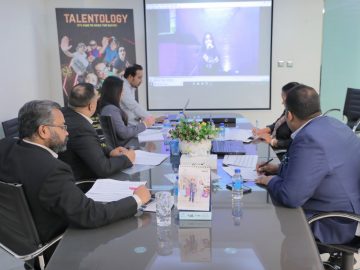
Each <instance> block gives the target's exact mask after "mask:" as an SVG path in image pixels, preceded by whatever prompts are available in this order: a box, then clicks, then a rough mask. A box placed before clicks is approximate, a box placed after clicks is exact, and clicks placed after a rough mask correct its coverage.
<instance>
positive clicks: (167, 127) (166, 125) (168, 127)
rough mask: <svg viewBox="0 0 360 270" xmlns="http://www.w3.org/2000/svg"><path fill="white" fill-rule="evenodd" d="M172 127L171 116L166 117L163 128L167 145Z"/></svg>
mask: <svg viewBox="0 0 360 270" xmlns="http://www.w3.org/2000/svg"><path fill="white" fill-rule="evenodd" d="M170 129H171V124H170V121H169V118H167V117H165V119H164V122H163V129H162V133H163V137H164V144H165V146H167V145H168V144H169V139H168V135H169V130H170Z"/></svg>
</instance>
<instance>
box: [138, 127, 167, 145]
mask: <svg viewBox="0 0 360 270" xmlns="http://www.w3.org/2000/svg"><path fill="white" fill-rule="evenodd" d="M138 139H139V142H151V141H163V140H164V136H163V133H162V131H161V130H158V129H146V130H145V131H143V132H141V133H139V134H138Z"/></svg>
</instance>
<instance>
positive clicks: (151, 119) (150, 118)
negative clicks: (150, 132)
mask: <svg viewBox="0 0 360 270" xmlns="http://www.w3.org/2000/svg"><path fill="white" fill-rule="evenodd" d="M143 122H144V124H145V126H146V127H151V126H152V125H153V124H155V118H154V116H147V117H145V118H144V120H143Z"/></svg>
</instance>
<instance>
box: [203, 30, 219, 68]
mask: <svg viewBox="0 0 360 270" xmlns="http://www.w3.org/2000/svg"><path fill="white" fill-rule="evenodd" d="M220 71H221V64H220V56H219V53H218V51H217V49H216V46H215V42H214V38H213V36H212V34H211V33H205V35H204V37H203V41H202V47H201V60H200V74H202V75H217V74H219V72H220Z"/></svg>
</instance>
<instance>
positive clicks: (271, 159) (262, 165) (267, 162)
mask: <svg viewBox="0 0 360 270" xmlns="http://www.w3.org/2000/svg"><path fill="white" fill-rule="evenodd" d="M271 161H273V158H270V159H269V160H268V161H266V162H265V163H264V164H261V165H259V167H258V168H261V167H264V166H266V165H268V164H269V163H270V162H271Z"/></svg>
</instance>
